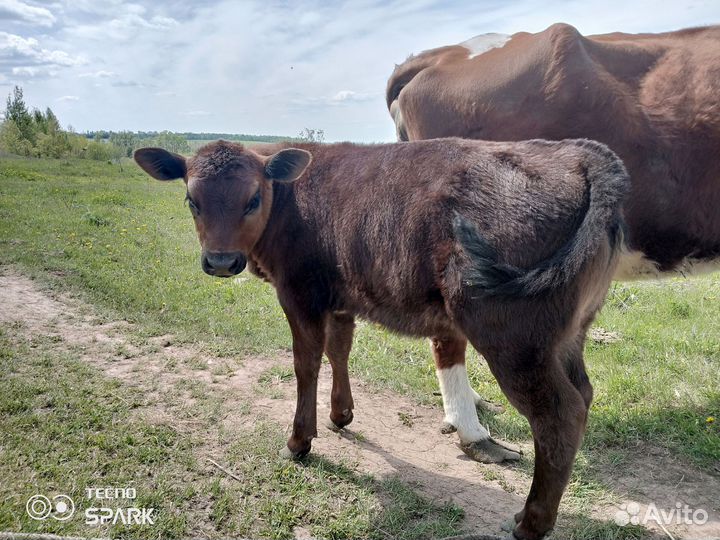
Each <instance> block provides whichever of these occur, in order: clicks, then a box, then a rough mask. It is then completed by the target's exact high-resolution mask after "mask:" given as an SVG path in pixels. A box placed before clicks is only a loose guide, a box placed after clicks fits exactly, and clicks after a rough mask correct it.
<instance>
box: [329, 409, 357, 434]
mask: <svg viewBox="0 0 720 540" xmlns="http://www.w3.org/2000/svg"><path fill="white" fill-rule="evenodd" d="M353 418H354V416H353V412H352V410H351V409H345V410H344V411H343V412H342V413H341V414H339V415H337V416H335V417H333V414H332V413H330V420H328V421H327V422H326V423H325V426H326V427H327V428H328V429H329V430H330V431H335V432H337V431H340V430H341V429H342V428H344V427H345V426H347V425H349V424H350V422H352V421H353Z"/></svg>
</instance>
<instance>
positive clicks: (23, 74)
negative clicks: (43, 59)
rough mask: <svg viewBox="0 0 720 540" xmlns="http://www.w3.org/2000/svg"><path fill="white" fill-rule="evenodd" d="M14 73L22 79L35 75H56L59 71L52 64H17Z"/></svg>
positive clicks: (13, 69)
mask: <svg viewBox="0 0 720 540" xmlns="http://www.w3.org/2000/svg"><path fill="white" fill-rule="evenodd" d="M12 74H13V75H14V76H16V77H19V78H21V79H27V78H34V77H54V76H55V75H57V71H56V70H55V69H54V68H53V67H52V66H17V67H13V68H12Z"/></svg>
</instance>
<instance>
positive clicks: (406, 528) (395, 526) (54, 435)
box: [0, 329, 462, 540]
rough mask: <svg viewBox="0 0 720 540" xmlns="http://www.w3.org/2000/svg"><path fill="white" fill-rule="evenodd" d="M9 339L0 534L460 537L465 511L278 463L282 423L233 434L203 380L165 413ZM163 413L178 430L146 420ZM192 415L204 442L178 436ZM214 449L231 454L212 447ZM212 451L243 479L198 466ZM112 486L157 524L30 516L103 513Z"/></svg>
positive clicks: (314, 463) (64, 359)
mask: <svg viewBox="0 0 720 540" xmlns="http://www.w3.org/2000/svg"><path fill="white" fill-rule="evenodd" d="M7 330H12V329H7ZM7 330H5V329H0V369H1V370H2V373H3V377H2V378H1V379H0V433H3V439H2V442H0V450H2V451H1V452H0V531H22V532H26V533H27V532H37V533H55V534H63V535H87V536H93V537H95V536H105V535H108V536H111V537H113V538H133V539H153V538H163V539H174V538H186V537H191V536H197V535H198V532H199V531H202V535H203V536H210V537H216V538H217V537H236V538H240V537H250V538H273V539H286V538H293V537H294V534H293V531H294V529H295V527H297V526H302V527H303V528H305V529H307V530H309V531H310V533H311V534H312V535H313V536H315V537H320V538H331V539H332V538H367V539H376V538H377V539H380V538H386V535H387V534H389V535H391V536H392V538H398V539H407V540H411V539H415V538H437V537H442V536H447V535H450V534H454V533H456V532H457V530H458V525H459V523H460V521H461V519H462V511H461V510H460V509H458V508H457V507H455V506H453V505H450V504H444V505H437V504H434V503H432V502H430V501H428V500H427V499H425V498H423V497H420V496H418V495H417V494H415V493H414V492H413V491H412V490H411V489H410V488H408V487H407V486H405V485H404V484H402V483H400V482H398V481H396V480H393V479H387V480H382V481H380V480H376V479H375V478H373V477H370V476H367V475H360V474H357V473H356V472H354V471H353V470H352V469H351V468H350V467H349V466H347V465H345V464H344V463H343V462H342V461H334V462H329V461H327V460H325V459H323V458H320V457H317V456H311V457H310V458H308V459H307V460H305V461H304V462H302V463H293V462H288V461H286V460H284V459H282V458H280V457H279V456H278V453H277V449H278V448H280V447H282V445H283V443H284V435H283V432H282V430H281V428H280V426H278V425H276V424H273V423H271V422H268V421H264V422H263V421H260V422H257V423H255V425H254V427H252V428H246V429H240V430H234V431H233V432H232V433H227V432H224V431H223V430H222V429H221V428H219V427H218V424H217V420H218V418H221V417H223V416H225V415H227V414H229V413H230V412H231V411H229V410H227V409H226V408H224V406H223V402H222V399H219V398H218V397H217V396H214V395H213V393H212V392H209V391H208V389H207V388H203V387H202V386H203V385H202V384H200V383H198V382H197V381H195V382H192V383H191V384H188V385H185V387H184V388H183V385H179V386H178V387H176V388H175V389H173V391H169V392H165V393H164V394H163V395H162V397H161V398H160V400H161V402H160V403H157V402H153V400H152V399H151V398H148V396H149V395H151V392H150V390H151V388H150V387H149V386H147V385H143V384H141V385H140V386H138V387H134V386H123V385H122V383H120V382H118V381H117V380H113V379H108V378H106V377H105V376H103V374H102V373H101V372H100V371H98V370H97V369H95V368H93V367H91V366H90V365H88V363H86V362H83V361H80V360H77V356H79V355H78V354H77V352H74V351H71V350H70V351H67V350H62V347H58V342H57V340H53V339H48V338H44V337H38V338H34V339H32V340H23V339H21V338H18V337H17V336H14V337H11V336H10V332H8V331H7ZM59 349H60V350H59ZM149 384H152V382H150V383H149ZM183 390H186V391H190V392H191V395H192V397H193V398H195V399H196V400H197V401H196V402H195V403H194V404H193V405H192V407H189V408H188V407H187V405H186V404H184V401H183V400H182V399H179V396H178V395H177V394H176V392H182V391H183ZM158 406H162V407H163V408H164V410H166V411H167V412H170V413H171V417H172V419H173V420H174V421H171V422H168V423H165V422H162V421H155V422H153V421H149V420H148V418H146V417H144V416H142V413H143V412H145V411H146V410H147V409H148V408H149V407H158ZM232 413H233V414H234V415H236V416H237V415H243V414H244V415H247V414H249V410H245V411H243V409H242V408H240V409H239V410H238V409H233V411H232ZM188 418H190V419H192V421H193V425H194V426H195V429H194V430H193V431H192V432H186V431H184V430H182V429H180V428H178V427H176V426H177V425H182V420H185V419H188ZM214 440H217V442H218V443H219V444H217V445H216V446H211V447H207V446H208V442H209V441H214ZM206 453H207V454H212V455H213V456H218V455H219V456H220V457H218V458H217V459H220V460H221V461H222V462H223V463H224V464H225V465H226V466H227V467H229V468H230V469H232V471H233V474H234V475H235V476H237V477H238V478H240V479H241V480H242V482H238V481H236V480H235V479H233V478H229V477H228V476H227V475H225V474H224V473H222V472H219V471H217V470H215V469H209V466H208V465H207V464H206V463H205V462H204V461H203V460H202V459H200V456H202V455H203V454H206ZM108 486H111V487H114V488H117V487H120V488H128V487H133V488H135V489H136V490H137V494H138V497H137V499H136V500H134V501H131V502H129V503H127V504H125V503H124V502H123V501H112V502H109V503H107V505H108V506H109V507H111V508H122V507H126V506H136V507H144V508H154V509H155V511H154V515H155V516H156V518H157V519H156V521H155V523H154V524H153V525H134V526H123V525H121V524H117V525H113V526H97V525H86V524H84V519H83V518H81V517H76V518H74V519H71V520H69V521H67V522H60V521H56V520H54V519H46V520H44V521H34V520H32V519H30V518H29V517H28V516H27V515H25V512H24V511H18V509H23V508H24V507H25V501H27V499H28V498H29V497H31V496H33V495H35V494H45V495H47V496H49V497H50V498H52V497H53V496H54V495H56V494H59V493H63V494H65V495H68V496H70V497H71V498H72V499H73V500H74V501H75V504H76V511H77V512H78V514H79V515H80V516H82V515H83V513H84V511H85V510H86V509H87V508H89V507H90V506H91V504H92V503H93V501H90V500H89V499H88V498H87V496H86V491H85V489H86V488H87V487H100V488H102V487H108ZM94 505H95V506H99V503H97V502H95V503H94Z"/></svg>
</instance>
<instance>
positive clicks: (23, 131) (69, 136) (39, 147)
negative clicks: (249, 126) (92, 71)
mask: <svg viewBox="0 0 720 540" xmlns="http://www.w3.org/2000/svg"><path fill="white" fill-rule="evenodd" d="M217 139H225V140H230V141H232V140H235V141H257V142H279V141H285V140H293V138H291V137H281V136H274V135H246V134H232V133H190V132H184V133H173V132H170V131H160V132H158V131H138V132H132V131H104V130H99V131H88V132H86V133H84V134H79V133H75V131H74V130H73V129H72V127H70V126H68V128H67V129H62V127H61V125H60V121H59V120H58V118H57V116H56V115H55V113H54V112H53V111H52V110H51V109H50V107H47V108H46V109H45V111H41V110H39V109H33V110H29V109H28V107H27V105H26V103H25V100H24V97H23V90H22V88H21V87H19V86H15V87H14V89H13V90H12V92H10V94H9V95H8V97H7V102H6V107H5V119H4V120H3V122H2V124H0V151H2V152H6V153H8V154H16V155H20V156H30V157H49V158H63V157H79V158H86V159H94V160H100V161H118V160H120V159H121V158H125V157H131V156H132V154H133V152H134V151H135V150H136V149H137V148H140V147H142V146H158V147H161V148H165V149H166V150H169V151H171V152H175V153H178V154H189V153H190V152H191V148H190V145H189V144H188V141H189V140H206V141H212V140H217ZM323 139H324V133H323V131H322V130H308V129H307V128H306V129H305V131H303V132H301V133H300V134H299V135H298V137H295V138H294V140H309V141H317V142H322V140H323Z"/></svg>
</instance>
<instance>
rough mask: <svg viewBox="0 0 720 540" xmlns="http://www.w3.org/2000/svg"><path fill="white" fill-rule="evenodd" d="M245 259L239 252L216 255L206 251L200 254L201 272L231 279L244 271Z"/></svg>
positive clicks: (216, 253)
mask: <svg viewBox="0 0 720 540" xmlns="http://www.w3.org/2000/svg"><path fill="white" fill-rule="evenodd" d="M246 264H247V259H246V258H245V256H244V255H243V254H242V253H240V252H230V253H218V252H212V251H208V252H205V253H203V254H202V259H201V265H202V269H203V271H204V272H205V273H206V274H208V275H211V276H216V277H231V276H235V275H237V274H239V273H240V272H242V271H243V270H245V265H246Z"/></svg>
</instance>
